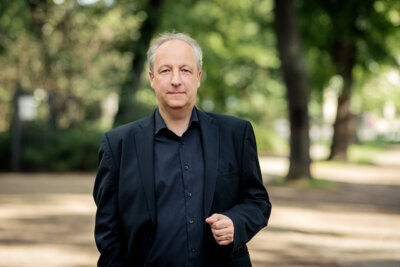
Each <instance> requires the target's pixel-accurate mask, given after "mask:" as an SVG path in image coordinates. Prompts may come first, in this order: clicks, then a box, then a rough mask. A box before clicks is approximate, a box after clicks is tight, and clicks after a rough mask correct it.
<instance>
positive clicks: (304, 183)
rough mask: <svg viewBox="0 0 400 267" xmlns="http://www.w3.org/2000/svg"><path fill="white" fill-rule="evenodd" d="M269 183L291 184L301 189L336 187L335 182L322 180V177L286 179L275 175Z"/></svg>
mask: <svg viewBox="0 0 400 267" xmlns="http://www.w3.org/2000/svg"><path fill="white" fill-rule="evenodd" d="M270 184H272V185H277V186H293V187H296V188H301V189H323V190H330V189H335V188H336V187H337V183H335V182H333V181H328V180H324V179H322V178H311V179H310V178H308V177H304V178H300V179H296V180H289V181H288V180H286V178H285V177H282V176H279V177H275V178H273V179H272V180H271V181H270Z"/></svg>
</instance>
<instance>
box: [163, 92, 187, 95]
mask: <svg viewBox="0 0 400 267" xmlns="http://www.w3.org/2000/svg"><path fill="white" fill-rule="evenodd" d="M167 94H169V95H183V94H185V92H168V93H167Z"/></svg>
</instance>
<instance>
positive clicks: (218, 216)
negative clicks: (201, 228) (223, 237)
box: [206, 213, 222, 225]
mask: <svg viewBox="0 0 400 267" xmlns="http://www.w3.org/2000/svg"><path fill="white" fill-rule="evenodd" d="M221 216H222V215H221V214H218V213H214V214H213V215H211V216H210V217H208V218H207V219H206V223H208V224H210V225H212V224H214V223H216V222H217V221H218V220H220V219H221Z"/></svg>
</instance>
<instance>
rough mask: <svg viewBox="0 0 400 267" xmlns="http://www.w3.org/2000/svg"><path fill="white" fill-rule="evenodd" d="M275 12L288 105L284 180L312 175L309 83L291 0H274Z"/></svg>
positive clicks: (293, 5)
mask: <svg viewBox="0 0 400 267" xmlns="http://www.w3.org/2000/svg"><path fill="white" fill-rule="evenodd" d="M274 14H275V32H276V36H277V41H278V51H279V54H280V58H281V64H282V72H283V76H284V81H285V84H286V94H287V100H288V106H289V121H290V166H289V172H288V174H287V179H288V180H295V179H299V178H304V177H306V178H311V174H310V162H311V160H310V153H309V148H310V139H309V134H308V132H309V118H308V107H307V105H308V98H309V82H308V77H307V73H306V70H305V64H304V59H303V54H302V50H301V41H300V37H299V33H298V25H297V16H296V9H295V4H294V0H275V9H274Z"/></svg>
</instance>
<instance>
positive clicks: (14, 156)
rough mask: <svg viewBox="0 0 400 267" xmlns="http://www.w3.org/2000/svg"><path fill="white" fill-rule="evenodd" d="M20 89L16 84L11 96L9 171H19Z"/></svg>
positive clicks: (20, 148)
mask: <svg viewBox="0 0 400 267" xmlns="http://www.w3.org/2000/svg"><path fill="white" fill-rule="evenodd" d="M21 91H22V90H21V86H20V84H17V86H16V89H15V93H14V96H13V107H14V112H13V115H12V122H11V171H12V172H19V171H21V154H22V145H21V135H22V125H21V120H20V119H19V113H20V107H19V103H18V101H19V96H20V95H21Z"/></svg>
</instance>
